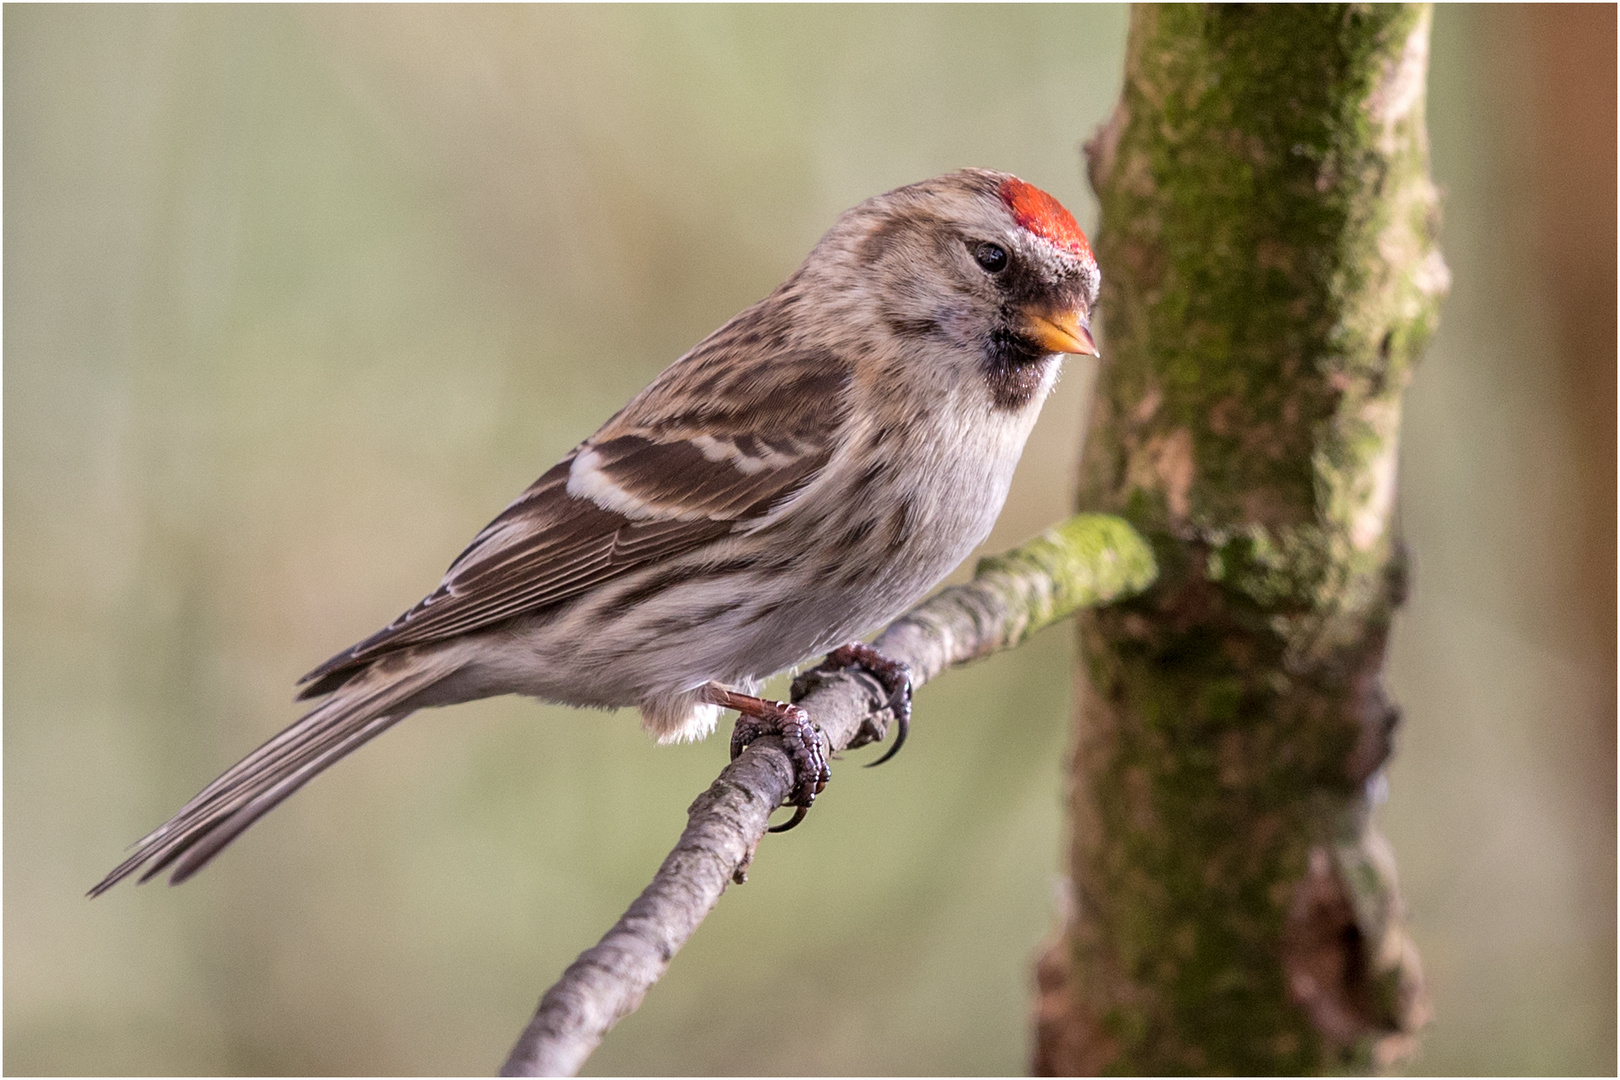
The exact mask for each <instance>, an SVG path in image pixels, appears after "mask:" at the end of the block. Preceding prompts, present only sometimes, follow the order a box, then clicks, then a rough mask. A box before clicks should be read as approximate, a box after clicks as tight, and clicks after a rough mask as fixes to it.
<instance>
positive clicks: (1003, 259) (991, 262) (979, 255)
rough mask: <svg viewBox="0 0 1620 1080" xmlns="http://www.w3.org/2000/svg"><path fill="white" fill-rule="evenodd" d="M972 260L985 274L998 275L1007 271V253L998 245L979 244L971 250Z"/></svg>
mask: <svg viewBox="0 0 1620 1080" xmlns="http://www.w3.org/2000/svg"><path fill="white" fill-rule="evenodd" d="M973 258H974V259H975V260H976V261H977V262H978V264H979V265H980V266H982V267H984V269H985V272H986V273H990V274H999V273H1001V272H1002V271H1003V270H1005V269H1007V253H1006V251H1004V250H1003V249H1002V248H1001V246H1000V245H998V244H980V245H978V246H977V247H975V248H974V249H973Z"/></svg>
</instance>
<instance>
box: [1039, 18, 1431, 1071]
mask: <svg viewBox="0 0 1620 1080" xmlns="http://www.w3.org/2000/svg"><path fill="white" fill-rule="evenodd" d="M1428 33H1429V11H1428V9H1427V8H1426V7H1425V6H1418V5H1399V6H1360V5H1324V6H1294V5H1283V6H1263V7H1221V6H1201V5H1186V6H1180V5H1178V6H1165V7H1152V6H1139V7H1137V8H1136V9H1135V10H1134V12H1133V14H1132V19H1131V28H1130V40H1129V46H1128V53H1127V66H1126V75H1125V88H1124V91H1123V94H1122V97H1121V100H1120V104H1119V106H1118V108H1117V110H1116V112H1115V114H1114V116H1113V118H1112V119H1111V120H1110V121H1109V123H1108V124H1107V125H1105V126H1104V128H1103V129H1102V131H1101V132H1099V134H1098V135H1097V137H1096V138H1095V139H1094V140H1093V142H1092V143H1091V144H1090V145H1089V146H1088V147H1087V151H1088V155H1089V159H1090V167H1091V174H1092V183H1093V186H1094V187H1095V188H1096V190H1097V193H1098V196H1099V199H1100V201H1101V207H1102V223H1101V227H1100V231H1099V235H1098V238H1097V239H1098V242H1097V245H1096V250H1097V256H1098V262H1099V264H1100V265H1101V266H1102V268H1103V294H1102V301H1101V311H1102V318H1103V322H1104V330H1105V335H1106V340H1105V345H1104V350H1103V352H1104V356H1105V357H1106V358H1107V361H1108V363H1109V365H1110V366H1109V368H1108V369H1107V371H1106V372H1105V376H1104V380H1103V386H1102V388H1101V390H1100V393H1099V400H1098V403H1097V407H1096V410H1095V414H1096V419H1095V421H1094V424H1093V429H1092V433H1091V436H1090V440H1089V444H1088V447H1087V450H1086V453H1085V455H1084V457H1083V459H1082V494H1081V499H1082V503H1083V505H1085V506H1087V507H1088V508H1094V509H1098V510H1108V511H1112V512H1116V513H1119V514H1120V515H1122V516H1123V517H1125V518H1126V519H1127V520H1128V521H1130V522H1131V523H1132V524H1133V525H1134V526H1135V527H1136V528H1137V529H1138V531H1140V532H1141V533H1142V535H1143V536H1144V537H1146V538H1147V539H1148V541H1149V543H1150V544H1151V545H1152V547H1153V550H1154V553H1155V557H1156V559H1157V561H1158V564H1159V567H1160V576H1159V579H1158V581H1157V583H1156V584H1155V586H1154V588H1153V589H1151V590H1150V591H1149V592H1148V593H1146V594H1144V595H1143V596H1141V597H1139V598H1137V599H1134V600H1127V601H1125V602H1123V603H1120V604H1117V605H1114V606H1112V607H1110V608H1108V609H1104V610H1097V611H1094V612H1088V613H1082V615H1081V616H1080V625H1081V641H1082V650H1083V659H1082V661H1081V664H1080V669H1079V671H1078V672H1077V687H1078V689H1077V694H1076V700H1077V720H1076V736H1075V753H1074V760H1073V774H1072V788H1071V821H1072V850H1071V853H1070V860H1071V866H1070V870H1071V876H1072V882H1073V886H1074V887H1073V890H1072V895H1073V898H1074V902H1073V905H1072V907H1073V910H1072V911H1071V912H1069V913H1067V918H1066V925H1065V927H1064V931H1063V934H1062V938H1061V940H1060V941H1059V942H1058V943H1056V944H1055V945H1054V946H1053V947H1052V948H1051V949H1050V950H1049V951H1048V952H1047V954H1046V955H1045V956H1044V957H1043V958H1042V960H1041V963H1040V967H1039V981H1040V987H1041V996H1040V1001H1039V1011H1038V1015H1037V1048H1036V1054H1035V1063H1034V1066H1035V1071H1036V1072H1037V1073H1041V1074H1066V1073H1094V1072H1101V1071H1109V1072H1125V1073H1140V1074H1150V1075H1151V1074H1163V1073H1189V1072H1191V1073H1208V1072H1218V1073H1240V1074H1241V1073H1306V1072H1321V1071H1326V1070H1340V1069H1344V1068H1367V1067H1371V1066H1375V1065H1381V1064H1385V1063H1387V1062H1389V1061H1390V1060H1391V1059H1393V1058H1394V1057H1396V1056H1397V1055H1398V1054H1399V1053H1401V1052H1402V1051H1403V1050H1404V1049H1405V1048H1406V1046H1407V1045H1408V1044H1409V1042H1410V1037H1411V1034H1412V1032H1414V1031H1415V1030H1416V1028H1417V1027H1418V1026H1419V1025H1420V1024H1421V1023H1422V1021H1423V1019H1424V1017H1425V1013H1426V1005H1425V999H1424V994H1423V988H1422V978H1421V975H1420V972H1419V968H1418V963H1417V957H1416V953H1415V950H1414V949H1413V947H1412V944H1411V942H1410V940H1409V939H1408V938H1407V936H1406V934H1405V931H1404V929H1403V926H1402V914H1401V904H1400V899H1399V896H1398V893H1397V891H1396V885H1395V877H1394V864H1393V858H1392V856H1391V854H1390V852H1389V849H1388V847H1387V845H1386V844H1385V842H1384V841H1383V839H1382V838H1381V837H1380V836H1379V835H1378V833H1377V832H1376V830H1374V828H1373V827H1372V825H1371V824H1370V821H1369V816H1370V811H1371V806H1372V804H1373V802H1374V801H1375V796H1376V793H1377V791H1378V789H1379V788H1380V786H1381V784H1382V773H1381V767H1382V765H1383V763H1384V761H1385V759H1386V757H1387V756H1388V754H1389V751H1390V739H1391V734H1392V732H1393V729H1394V726H1395V723H1396V720H1397V716H1398V714H1397V712H1396V710H1395V708H1394V706H1393V705H1392V704H1391V702H1390V701H1389V700H1388V698H1387V697H1386V696H1385V694H1384V691H1383V687H1382V682H1381V672H1382V666H1383V660H1384V645H1385V639H1386V636H1387V634H1388V630H1389V625H1390V620H1391V617H1392V614H1393V612H1394V610H1395V608H1396V607H1397V606H1398V605H1399V603H1400V602H1401V596H1402V591H1403V579H1404V573H1405V570H1404V560H1403V558H1402V552H1401V549H1400V545H1399V542H1398V541H1397V540H1396V538H1395V537H1394V535H1393V532H1392V529H1391V514H1392V510H1393V507H1394V495H1395V463H1396V449H1397V434H1398V426H1399V419H1400V405H1401V393H1402V391H1403V389H1404V387H1405V385H1406V383H1407V380H1408V378H1409V377H1410V374H1411V371H1412V367H1413V364H1414V362H1415V360H1416V358H1417V356H1418V354H1419V353H1420V351H1421V350H1422V347H1423V345H1424V344H1425V342H1426V341H1427V339H1428V338H1429V336H1430V335H1431V334H1432V332H1433V330H1434V327H1435V324H1436V318H1437V310H1438V305H1439V298H1440V297H1441V295H1442V294H1443V293H1444V291H1445V289H1446V286H1447V281H1448V278H1447V273H1446V269H1445V265H1444V263H1443V262H1442V260H1441V258H1440V255H1439V252H1438V250H1437V248H1436V246H1435V236H1436V232H1437V221H1438V209H1437V197H1436V193H1435V189H1434V187H1433V185H1432V184H1431V182H1430V180H1429V171H1428V144H1427V134H1426V130H1425V127H1424V90H1425V86H1424V83H1425V78H1426V74H1427V61H1428Z"/></svg>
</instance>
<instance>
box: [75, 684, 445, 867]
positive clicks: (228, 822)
mask: <svg viewBox="0 0 1620 1080" xmlns="http://www.w3.org/2000/svg"><path fill="white" fill-rule="evenodd" d="M447 660H448V658H447V657H443V656H440V657H434V656H432V655H431V654H429V655H425V656H424V655H423V654H421V653H417V654H416V655H414V656H410V657H409V658H408V659H407V656H406V655H401V654H396V655H395V656H391V657H388V658H386V659H382V660H379V661H378V662H377V663H376V664H375V665H373V666H372V668H371V669H370V670H368V671H366V672H365V673H363V674H362V675H361V676H360V677H358V678H356V679H354V680H353V681H351V682H349V683H347V684H345V685H344V686H343V687H341V688H340V689H339V690H338V691H337V692H336V693H334V694H333V696H332V697H330V698H328V699H327V700H326V701H324V702H322V703H321V704H320V705H318V706H316V707H315V708H313V709H311V710H310V711H309V712H307V713H305V714H304V716H303V717H301V718H300V719H299V720H297V721H296V722H295V723H293V724H292V725H291V726H290V727H288V728H287V729H286V730H284V731H282V732H281V734H279V735H277V736H276V737H275V738H273V739H271V740H270V741H269V742H267V743H265V744H264V745H263V746H261V747H259V748H258V749H257V750H255V751H253V753H251V754H249V755H248V756H247V757H245V758H243V759H242V760H241V761H239V762H237V763H236V764H235V765H233V766H231V767H230V769H228V770H226V772H225V773H224V774H223V775H222V776H220V777H219V778H218V779H217V780H215V781H214V782H213V783H211V784H209V785H208V786H207V787H205V788H203V789H202V790H201V791H200V792H198V793H197V795H196V796H195V797H194V798H193V799H192V800H191V801H190V802H188V803H186V805H184V806H182V807H181V808H180V810H179V812H178V813H176V814H175V815H174V817H172V818H170V819H169V821H168V822H167V823H166V824H164V825H161V826H159V827H158V828H157V829H155V830H154V831H152V832H151V833H149V834H147V835H146V836H145V837H143V838H142V839H140V840H139V841H137V842H136V843H135V844H134V849H135V850H134V854H132V855H130V857H129V858H127V859H125V860H124V861H123V862H121V863H119V864H118V867H117V868H116V869H114V870H113V872H112V873H110V874H108V875H107V876H106V877H105V878H103V879H102V880H101V882H100V883H99V884H98V885H96V887H95V888H93V889H91V890H90V895H91V896H100V895H101V894H102V893H104V892H106V891H107V890H108V889H110V888H112V887H113V886H114V885H116V884H118V882H120V881H122V880H123V879H124V878H126V877H129V876H130V875H131V874H133V873H135V872H136V871H137V870H140V869H141V867H143V866H145V867H146V871H145V873H143V874H141V878H140V880H141V881H146V880H148V879H149V878H152V877H154V876H156V875H157V874H160V873H162V872H163V871H164V869H166V868H167V867H169V866H171V865H173V866H174V874H173V876H172V877H170V879H169V883H170V884H171V885H178V884H180V883H181V882H182V881H184V880H186V879H187V878H189V877H190V876H191V875H192V874H195V873H196V872H197V871H198V870H201V869H202V868H203V867H204V866H206V865H207V864H208V861H209V860H210V859H212V858H213V857H214V856H215V855H218V854H219V853H220V851H222V850H223V849H224V847H225V845H226V844H229V843H230V842H231V841H232V840H234V839H236V838H237V836H239V835H241V833H242V830H244V829H246V828H247V827H248V826H249V825H252V824H253V823H254V822H255V821H257V820H259V818H261V817H263V816H264V815H265V814H267V813H269V812H270V811H271V810H273V809H274V808H275V807H276V805H277V804H278V803H280V802H281V800H283V799H285V798H286V797H287V796H289V795H291V794H292V793H293V792H295V791H297V790H298V789H299V788H301V787H303V786H304V785H305V784H307V783H308V782H309V781H310V780H312V779H313V778H314V777H315V775H316V774H317V773H319V772H320V771H321V770H323V769H325V768H326V767H327V766H328V765H331V764H333V763H334V762H336V761H337V760H338V759H339V758H341V757H343V756H345V755H346V754H349V753H351V752H353V751H354V750H357V749H359V748H360V747H361V746H363V745H365V744H366V743H367V742H370V741H371V740H372V739H374V738H376V737H377V736H378V735H381V734H382V733H383V732H384V731H387V730H388V729H389V728H390V727H392V726H393V725H395V724H397V723H398V722H399V721H401V720H403V719H405V717H407V716H409V715H410V714H411V712H412V711H413V710H414V708H415V706H414V705H413V704H412V703H411V700H410V699H411V698H413V697H415V696H416V695H417V694H420V693H421V692H422V691H423V690H425V689H427V688H428V687H430V686H432V685H433V684H434V683H436V682H438V681H440V680H441V679H443V678H444V677H445V676H447V675H449V674H451V673H452V672H453V671H455V669H456V665H455V664H454V663H450V662H446V661H447Z"/></svg>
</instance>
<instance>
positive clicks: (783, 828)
mask: <svg viewBox="0 0 1620 1080" xmlns="http://www.w3.org/2000/svg"><path fill="white" fill-rule="evenodd" d="M809 812H810V807H809V805H808V804H802V805H799V806H795V807H794V808H793V816H792V817H790V818H788V819H787V820H786V821H784V822H782V824H780V825H772V826H771V827H770V828H768V829H766V830H765V831H766V832H787V831H788V830H789V829H791V828H793V827H794V826H795V825H797V824H798V823H799V822H801V821H803V820H804V816H805V815H806V814H808V813H809Z"/></svg>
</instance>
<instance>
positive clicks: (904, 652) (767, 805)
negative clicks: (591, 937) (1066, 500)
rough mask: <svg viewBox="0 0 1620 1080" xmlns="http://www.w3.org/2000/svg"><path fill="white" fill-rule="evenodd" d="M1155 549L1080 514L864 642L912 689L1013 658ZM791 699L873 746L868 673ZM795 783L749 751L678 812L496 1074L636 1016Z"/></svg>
mask: <svg viewBox="0 0 1620 1080" xmlns="http://www.w3.org/2000/svg"><path fill="white" fill-rule="evenodd" d="M1156 573H1157V568H1156V566H1155V564H1154V561H1153V555H1152V552H1151V551H1150V550H1149V549H1148V547H1147V545H1146V544H1145V543H1144V542H1143V541H1142V539H1141V537H1139V536H1138V535H1137V534H1136V532H1135V530H1133V529H1132V528H1131V527H1130V526H1129V525H1126V524H1125V523H1124V521H1122V520H1121V519H1119V518H1116V517H1109V516H1106V515H1100V514H1079V515H1076V516H1075V517H1073V518H1070V519H1069V520H1068V521H1066V522H1064V523H1062V524H1060V525H1057V526H1055V527H1054V528H1052V529H1049V530H1047V531H1046V532H1045V533H1043V534H1041V535H1040V536H1039V537H1037V538H1036V539H1034V540H1032V541H1030V542H1029V543H1027V544H1025V545H1023V546H1022V547H1019V548H1017V549H1015V550H1013V551H1010V552H1008V553H1006V554H1004V555H999V556H993V557H991V558H986V559H982V560H980V562H979V564H978V566H977V568H976V569H975V572H974V577H973V580H972V581H971V582H969V583H968V584H965V585H958V586H953V587H951V588H947V589H944V590H942V591H941V592H939V593H938V594H936V595H935V596H933V597H932V598H930V599H928V600H926V601H924V602H923V603H922V604H920V605H919V606H917V607H916V608H914V609H912V610H911V611H910V612H909V613H907V614H906V615H903V616H901V617H900V618H899V619H897V620H896V621H895V622H894V623H892V624H890V626H889V627H888V629H886V630H884V631H883V633H882V634H881V635H879V636H878V638H877V640H876V642H875V643H874V644H875V645H876V646H877V647H878V649H880V650H881V651H882V652H883V653H885V654H886V655H887V656H889V657H891V658H893V659H895V660H899V661H901V662H903V663H905V664H906V665H908V666H909V667H910V669H911V678H912V685H913V686H921V685H922V684H923V683H925V682H927V681H928V680H930V679H932V678H933V677H935V676H936V675H938V674H939V673H940V672H942V671H944V670H945V669H946V668H948V667H952V666H954V665H957V664H963V663H966V662H968V661H970V660H976V659H979V658H980V657H984V656H988V655H990V654H991V653H994V652H999V651H1000V650H1002V649H1010V648H1014V647H1016V646H1017V645H1019V644H1021V643H1022V642H1024V641H1025V640H1026V639H1028V638H1029V637H1030V636H1031V635H1032V634H1034V633H1035V632H1036V631H1038V630H1040V629H1042V628H1043V627H1046V626H1049V625H1051V624H1052V623H1055V622H1058V621H1060V620H1062V619H1064V618H1067V617H1068V616H1069V615H1071V614H1073V613H1074V612H1075V611H1077V610H1079V609H1080V608H1082V607H1088V606H1093V605H1097V604H1102V603H1106V602H1108V601H1110V600H1114V599H1117V598H1119V597H1122V596H1129V595H1132V594H1134V593H1137V592H1139V591H1141V590H1142V589H1144V588H1146V587H1147V586H1148V584H1150V583H1151V582H1152V580H1153V578H1154V576H1155V575H1156ZM793 697H794V700H795V702H796V703H797V704H799V705H801V706H802V707H804V709H805V710H806V711H807V712H808V713H809V714H810V717H811V719H812V720H813V721H814V722H815V724H816V727H817V728H818V729H819V730H820V731H821V732H822V734H823V735H824V736H825V737H826V739H827V742H828V744H829V747H830V749H831V750H832V751H839V750H844V749H848V748H851V747H856V746H863V745H865V744H867V743H869V742H875V741H878V740H881V739H882V738H883V736H884V734H885V731H886V729H887V725H888V722H889V719H890V716H889V710H888V705H887V694H886V693H885V692H884V690H883V689H882V687H880V686H879V685H878V684H877V682H876V680H874V679H873V678H872V677H870V676H868V675H865V674H857V673H854V672H842V673H837V674H828V673H826V672H821V671H813V672H808V673H806V677H801V678H800V679H799V680H797V681H796V682H795V684H794V690H793ZM792 782H793V768H792V765H791V763H790V762H789V759H788V756H787V753H786V752H785V751H784V750H783V748H782V743H781V740H780V739H778V738H776V737H774V736H768V737H765V738H761V739H759V740H757V741H755V742H753V743H751V744H750V745H749V746H748V748H747V749H746V750H744V751H743V753H742V754H741V755H740V756H739V757H738V758H737V760H735V761H733V762H732V763H731V764H729V765H727V766H726V768H725V769H724V770H722V771H721V773H720V776H719V778H718V779H716V780H715V782H714V783H713V784H712V785H710V787H709V789H708V790H707V791H705V792H704V793H703V794H701V795H699V796H698V797H697V800H696V801H695V802H693V803H692V805H691V807H690V808H689V809H688V810H687V826H686V830H685V831H684V832H682V833H681V837H680V840H679V841H678V842H677V843H676V844H675V848H674V850H673V851H671V852H670V853H669V856H668V857H667V858H666V859H665V860H664V863H663V865H662V866H660V867H659V868H658V873H657V874H656V876H654V878H653V880H652V883H651V884H650V885H648V886H647V888H646V889H645V890H643V891H642V893H641V895H640V896H638V897H637V898H636V900H635V902H634V903H632V904H631V905H630V908H629V910H628V911H626V912H625V913H624V915H623V917H621V918H620V919H619V921H618V922H617V923H615V924H614V926H613V928H612V929H611V930H609V931H608V932H607V934H606V935H605V936H604V937H603V938H602V940H601V941H600V942H598V943H597V944H596V945H595V946H593V947H592V948H590V949H587V950H586V951H585V952H584V953H581V954H580V957H579V959H577V960H575V961H574V963H573V964H571V965H570V966H569V967H568V969H567V970H566V971H564V972H563V975H562V978H561V979H559V980H558V981H557V983H556V985H554V986H552V987H551V989H549V990H547V991H546V992H545V995H544V996H543V997H541V999H540V1004H539V1007H538V1008H537V1009H536V1010H535V1014H534V1018H533V1019H532V1020H530V1021H529V1024H528V1026H527V1027H526V1028H525V1029H524V1031H523V1034H522V1035H521V1036H520V1037H519V1039H518V1041H517V1045H515V1046H514V1047H513V1048H512V1052H511V1054H510V1055H509V1056H508V1058H507V1060H506V1064H505V1065H504V1066H503V1067H502V1069H501V1075H503V1076H572V1075H574V1074H575V1073H576V1072H578V1070H579V1069H580V1067H581V1066H582V1065H584V1063H585V1061H586V1059H587V1058H588V1057H590V1055H591V1052H592V1051H593V1050H595V1049H596V1047H597V1046H598V1045H599V1044H600V1043H601V1041H602V1039H603V1037H604V1036H605V1035H606V1034H607V1032H608V1030H609V1029H611V1028H612V1027H613V1025H614V1024H616V1023H618V1022H619V1020H621V1019H623V1018H624V1017H625V1016H628V1015H629V1014H630V1013H632V1012H634V1011H635V1009H636V1008H637V1007H638V1006H639V1005H640V1004H641V999H642V997H643V996H644V995H645V994H646V992H647V990H648V989H649V988H650V987H651V986H652V985H653V983H655V982H657V981H658V979H659V977H660V976H662V975H663V973H664V969H665V968H667V967H668V966H669V962H670V959H671V958H672V957H673V956H674V955H675V953H676V952H677V951H679V949H680V948H681V946H682V945H684V944H685V943H686V941H687V939H688V938H690V937H691V936H692V934H693V932H694V931H696V930H697V928H698V926H699V924H701V923H702V921H703V919H704V917H705V916H706V915H708V913H709V911H710V910H711V909H712V908H713V907H714V905H715V904H716V903H717V902H718V901H719V899H720V894H721V893H723V892H724V891H725V889H726V886H727V885H729V884H730V883H732V882H734V881H735V882H738V883H741V882H742V881H743V880H744V875H745V873H746V871H747V869H748V866H749V864H750V863H751V862H752V860H753V857H754V849H755V847H756V846H757V845H758V844H759V841H760V838H761V837H762V836H764V835H765V829H766V824H767V820H768V818H769V817H770V815H771V812H772V811H773V810H775V809H776V808H777V807H778V806H780V805H781V803H782V800H783V799H784V798H785V797H786V795H787V793H788V790H789V788H790V787H791V786H792Z"/></svg>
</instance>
